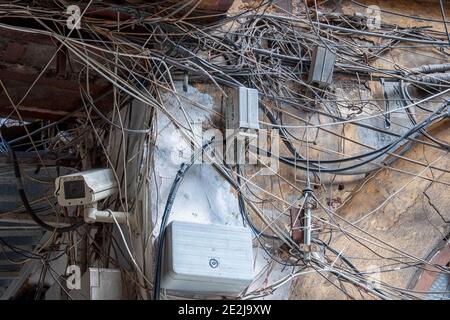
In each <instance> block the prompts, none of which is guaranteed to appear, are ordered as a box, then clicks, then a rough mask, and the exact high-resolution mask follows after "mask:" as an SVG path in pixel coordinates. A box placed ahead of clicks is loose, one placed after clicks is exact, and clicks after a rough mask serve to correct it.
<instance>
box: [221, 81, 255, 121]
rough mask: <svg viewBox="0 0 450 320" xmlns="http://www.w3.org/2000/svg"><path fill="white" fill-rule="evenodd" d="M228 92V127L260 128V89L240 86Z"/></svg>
mask: <svg viewBox="0 0 450 320" xmlns="http://www.w3.org/2000/svg"><path fill="white" fill-rule="evenodd" d="M227 94H228V97H227V98H226V104H225V107H226V111H225V117H226V129H259V117H258V103H259V101H258V90H256V89H251V88H246V87H239V88H237V89H234V88H233V89H231V90H228V92H227Z"/></svg>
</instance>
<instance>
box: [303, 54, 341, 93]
mask: <svg viewBox="0 0 450 320" xmlns="http://www.w3.org/2000/svg"><path fill="white" fill-rule="evenodd" d="M335 60H336V55H335V54H334V53H333V52H332V51H331V50H330V49H328V48H327V47H324V46H316V47H315V48H314V52H313V56H312V59H311V65H310V67H309V77H308V82H309V83H311V84H314V85H317V86H319V87H326V86H328V85H330V84H331V80H332V79H333V71H334V62H335Z"/></svg>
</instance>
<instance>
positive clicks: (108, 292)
mask: <svg viewBox="0 0 450 320" xmlns="http://www.w3.org/2000/svg"><path fill="white" fill-rule="evenodd" d="M69 294H70V297H71V298H72V299H73V300H122V299H123V298H124V297H123V294H122V274H121V272H120V270H119V269H106V268H89V269H88V270H87V271H86V272H85V273H84V274H83V276H82V277H81V288H80V289H72V290H70V292H69Z"/></svg>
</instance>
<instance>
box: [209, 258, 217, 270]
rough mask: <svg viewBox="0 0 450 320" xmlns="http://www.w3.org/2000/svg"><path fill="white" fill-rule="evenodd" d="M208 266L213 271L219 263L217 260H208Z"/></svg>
mask: <svg viewBox="0 0 450 320" xmlns="http://www.w3.org/2000/svg"><path fill="white" fill-rule="evenodd" d="M209 266H210V267H211V268H213V269H215V268H217V267H218V266H219V261H217V259H214V258H212V259H209Z"/></svg>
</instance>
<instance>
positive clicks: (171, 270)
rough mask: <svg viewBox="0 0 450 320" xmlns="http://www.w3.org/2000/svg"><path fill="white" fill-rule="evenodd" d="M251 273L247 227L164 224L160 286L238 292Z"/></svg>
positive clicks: (182, 289) (222, 292) (180, 223)
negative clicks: (164, 234) (164, 236)
mask: <svg viewBox="0 0 450 320" xmlns="http://www.w3.org/2000/svg"><path fill="white" fill-rule="evenodd" d="M253 277H254V274H253V249H252V236H251V232H250V230H249V229H248V228H243V227H234V226H226V225H211V224H198V223H191V222H183V221H173V222H172V223H170V224H169V225H168V226H167V230H166V238H165V243H164V265H163V274H162V281H161V287H162V288H165V289H169V290H174V291H182V292H190V293H209V294H211V293H217V294H238V293H240V292H241V291H242V290H244V289H245V288H246V287H247V286H249V285H250V283H251V282H252V280H253Z"/></svg>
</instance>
